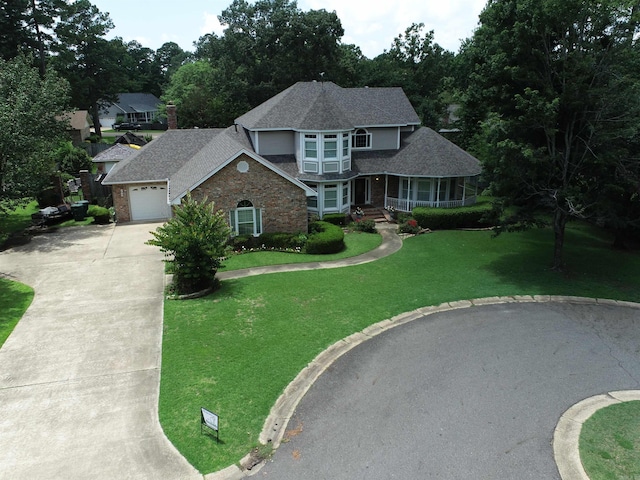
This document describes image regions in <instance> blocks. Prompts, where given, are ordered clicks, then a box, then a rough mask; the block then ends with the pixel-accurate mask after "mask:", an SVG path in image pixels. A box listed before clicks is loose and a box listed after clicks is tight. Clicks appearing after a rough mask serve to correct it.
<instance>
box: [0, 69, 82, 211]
mask: <svg viewBox="0 0 640 480" xmlns="http://www.w3.org/2000/svg"><path fill="white" fill-rule="evenodd" d="M31 63H32V62H31V60H30V59H29V58H26V57H24V56H20V57H17V58H15V59H13V60H11V61H8V62H7V61H4V60H0V212H2V211H3V210H5V208H4V207H8V208H11V207H9V203H11V201H12V200H20V199H23V198H28V197H35V196H36V194H37V193H38V192H39V191H40V190H41V189H42V188H43V187H45V186H46V185H47V184H48V183H49V178H50V175H51V174H52V173H53V170H54V168H53V165H52V162H51V160H50V157H49V155H48V152H49V151H50V150H51V148H52V146H53V145H56V144H58V142H59V141H60V140H61V139H62V138H63V136H64V134H65V129H66V124H65V123H64V122H62V121H60V120H58V119H59V118H61V116H62V115H63V114H64V113H65V112H66V111H68V109H69V106H68V85H67V83H66V82H65V81H64V80H61V79H60V78H59V77H58V76H57V75H56V74H55V73H54V72H53V71H52V70H47V72H46V74H45V76H44V78H41V77H40V75H39V74H38V70H37V69H35V68H33V67H32V66H31Z"/></svg>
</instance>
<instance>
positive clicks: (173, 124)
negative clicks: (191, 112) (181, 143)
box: [167, 102, 178, 130]
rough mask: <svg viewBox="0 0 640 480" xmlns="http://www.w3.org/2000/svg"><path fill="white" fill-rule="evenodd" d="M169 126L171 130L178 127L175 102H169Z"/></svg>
mask: <svg viewBox="0 0 640 480" xmlns="http://www.w3.org/2000/svg"><path fill="white" fill-rule="evenodd" d="M167 128H168V129H169V130H177V129H178V115H177V114H176V106H175V105H174V104H173V102H169V103H167Z"/></svg>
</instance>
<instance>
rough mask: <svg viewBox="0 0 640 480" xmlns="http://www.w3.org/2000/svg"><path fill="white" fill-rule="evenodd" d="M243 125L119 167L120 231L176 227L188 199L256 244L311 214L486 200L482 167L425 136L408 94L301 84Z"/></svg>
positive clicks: (163, 145)
mask: <svg viewBox="0 0 640 480" xmlns="http://www.w3.org/2000/svg"><path fill="white" fill-rule="evenodd" d="M172 112H173V110H172V109H169V108H168V109H167V113H168V115H169V116H172V115H173V113H172ZM171 120H172V119H171V118H170V119H169V124H172V121H171ZM235 123H236V124H235V125H234V126H232V127H229V128H227V129H202V130H198V129H193V130H169V131H167V132H166V133H165V134H164V135H163V136H161V137H160V138H158V139H156V140H154V141H153V142H152V143H151V144H149V145H147V146H145V147H143V148H142V149H141V150H140V151H139V152H138V153H137V154H135V155H134V156H132V157H131V158H129V159H127V160H125V161H122V162H120V163H119V164H118V165H117V166H116V167H114V168H113V169H112V170H111V172H110V173H109V174H108V175H107V178H106V179H105V180H104V182H103V183H104V184H106V185H112V186H113V197H114V206H115V208H116V214H117V218H118V221H130V220H150V219H162V218H168V217H169V216H170V215H171V206H172V205H179V204H180V201H181V199H182V198H184V196H185V195H186V194H187V192H192V193H193V195H194V197H199V198H200V197H203V196H205V195H206V196H207V197H208V198H209V199H210V200H213V201H215V202H216V206H217V207H218V208H221V209H222V210H224V211H225V212H226V214H227V215H228V219H229V222H230V225H231V226H232V228H233V230H234V231H235V232H236V233H240V234H244V233H251V234H254V235H257V234H260V233H262V232H274V231H291V232H295V231H305V230H306V228H307V220H308V218H309V216H310V215H318V216H319V217H322V216H324V215H325V214H327V213H338V212H342V213H349V212H350V211H351V209H352V207H353V206H355V205H367V204H368V205H374V206H377V207H380V208H384V207H393V208H395V209H398V210H400V211H407V212H409V211H411V210H412V209H413V208H414V207H416V206H433V207H452V206H459V205H469V204H472V203H474V202H475V190H474V188H473V187H470V184H471V183H472V182H471V180H472V179H474V177H477V176H478V175H479V174H480V164H479V162H478V160H477V159H475V158H474V157H472V156H471V155H469V154H468V153H466V152H465V151H464V150H462V149H460V148H459V147H457V146H456V145H455V144H453V143H451V142H450V141H448V140H447V139H445V138H444V137H442V136H440V135H439V134H437V133H436V132H434V131H433V130H431V129H428V128H425V127H420V120H419V118H418V115H417V114H416V112H415V110H414V109H413V107H412V106H411V104H410V103H409V100H408V99H407V97H406V95H405V94H404V92H403V91H402V89H401V88H341V87H339V86H337V85H335V84H334V83H331V82H324V83H319V82H304V83H303V82H300V83H296V84H295V85H293V86H291V87H290V88H288V89H286V90H285V91H283V92H281V93H280V94H278V95H276V96H275V97H273V98H271V99H270V100H268V101H266V102H265V103H263V104H262V105H260V106H258V107H256V108H255V109H253V110H251V111H249V112H247V113H246V114H244V115H242V116H241V117H239V118H237V119H236V122H235Z"/></svg>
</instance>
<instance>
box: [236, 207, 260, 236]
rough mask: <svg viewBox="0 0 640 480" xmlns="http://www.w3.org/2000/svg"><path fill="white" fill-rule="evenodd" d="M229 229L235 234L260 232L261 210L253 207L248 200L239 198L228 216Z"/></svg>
mask: <svg viewBox="0 0 640 480" xmlns="http://www.w3.org/2000/svg"><path fill="white" fill-rule="evenodd" d="M229 220H230V224H231V230H233V233H234V234H235V235H254V236H258V235H260V234H261V233H262V212H261V210H260V209H259V208H254V206H253V203H251V202H250V201H249V200H241V201H240V202H238V206H237V208H236V209H235V210H231V212H230V216H229Z"/></svg>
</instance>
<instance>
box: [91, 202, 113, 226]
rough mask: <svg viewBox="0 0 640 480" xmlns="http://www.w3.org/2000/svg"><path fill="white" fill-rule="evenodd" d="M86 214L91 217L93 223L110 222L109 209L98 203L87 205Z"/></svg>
mask: <svg viewBox="0 0 640 480" xmlns="http://www.w3.org/2000/svg"><path fill="white" fill-rule="evenodd" d="M87 216H89V217H93V219H94V221H95V223H99V224H107V223H110V222H111V213H110V212H109V209H108V208H105V207H101V206H99V205H89V209H88V211H87Z"/></svg>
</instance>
